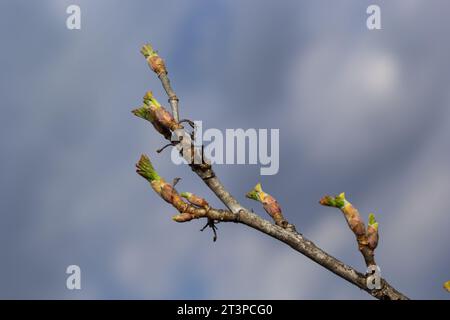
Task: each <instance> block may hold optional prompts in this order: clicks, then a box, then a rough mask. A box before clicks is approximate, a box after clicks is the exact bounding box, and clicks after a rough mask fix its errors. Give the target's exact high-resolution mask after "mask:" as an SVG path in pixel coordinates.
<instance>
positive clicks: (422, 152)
mask: <svg viewBox="0 0 450 320" xmlns="http://www.w3.org/2000/svg"><path fill="white" fill-rule="evenodd" d="M71 4H77V5H79V6H80V7H81V30H68V29H67V28H66V19H67V17H68V14H66V8H67V7H68V6H69V5H71ZM371 4H377V5H379V6H380V7H381V22H382V30H374V31H370V30H368V29H367V27H366V19H367V17H368V15H367V14H366V8H367V7H368V6H369V5H371ZM449 10H450V3H449V2H448V1H444V0H427V1H425V0H408V1H406V0H403V1H400V0H395V1H392V0H391V1H375V0H373V1H361V0H351V1H350V0H342V1H325V0H321V1H318V0H314V1H312V0H311V1H287V0H283V1H274V0H271V1H269V0H265V1H257V0H240V1H237V0H236V1H207V0H192V1H181V0H180V1H173V0H166V1H137V0H136V1H127V2H124V1H113V0H109V1H106V0H103V1H101V0H96V1H82V0H77V1H75V0H71V1H65V0H58V1H56V0H54V1H50V0H42V1H24V0H14V1H12V0H9V1H8V0H2V1H0V39H1V50H0V68H1V73H0V95H1V104H0V108H1V116H0V212H1V222H0V256H1V259H0V298H35V299H47V298H61V299H80V298H83V299H90V298H93V299H107V298H113V299H169V298H172V299H198V298H200V299H203V298H212V299H217V298H223V299H226V298H239V299H241V298H256V299H266V298H267V299H269V298H270V299H272V298H273V299H283V298H286V299H316V298H322V299H370V298H371V297H370V296H369V295H367V293H365V292H363V291H360V290H359V289H357V288H355V287H354V286H352V285H351V284H349V283H347V282H346V281H344V280H342V279H341V278H338V277H337V276H335V275H333V274H332V273H330V272H329V271H327V270H325V269H323V268H322V267H320V266H319V265H316V264H315V263H313V262H312V261H310V260H308V259H307V258H305V257H304V256H302V255H300V254H298V253H297V252H295V251H293V250H292V249H290V248H289V247H288V246H286V245H284V244H282V243H280V242H277V241H274V240H273V239H271V238H269V237H267V236H266V235H264V234H261V233H259V232H256V231H253V230H251V229H249V228H247V227H245V226H242V225H236V224H229V225H227V224H220V225H219V239H218V241H217V242H216V243H213V242H212V235H211V233H210V232H209V231H206V232H199V229H200V228H201V226H202V225H203V221H195V222H192V223H188V224H176V223H174V222H173V221H171V219H170V217H171V216H172V215H173V214H175V212H174V209H173V208H172V207H170V206H169V205H167V204H166V203H165V202H163V201H162V200H161V199H159V198H158V197H157V196H156V195H155V193H154V192H153V191H152V190H151V189H150V188H149V186H148V184H147V183H146V182H145V181H144V180H143V179H142V178H140V177H138V176H137V175H136V173H135V171H134V164H135V162H136V160H137V159H138V158H139V155H140V154H141V153H147V154H149V155H150V156H151V157H153V160H154V165H155V167H156V168H157V170H158V171H159V172H160V174H161V175H162V176H164V177H166V178H167V179H172V178H174V177H181V178H182V180H181V181H180V183H179V185H178V189H179V190H180V191H185V190H186V191H191V192H195V193H197V194H199V195H202V196H205V197H206V198H207V199H208V200H209V201H210V202H211V203H213V204H214V205H215V206H218V207H221V205H220V203H219V202H218V201H217V200H215V199H214V197H213V195H212V193H211V192H210V191H209V190H208V189H207V188H206V186H204V185H203V184H202V183H201V182H200V180H199V179H198V178H197V176H195V175H194V174H193V173H192V172H191V171H190V169H189V168H186V167H184V166H175V165H173V164H172V163H171V161H170V152H165V153H163V154H161V155H157V154H156V152H155V150H156V149H157V148H159V147H161V146H162V145H163V144H164V142H165V141H163V140H162V138H161V137H160V136H159V135H158V134H156V133H155V131H154V130H153V128H152V127H151V126H149V124H148V123H146V122H144V121H142V120H140V119H138V118H136V117H134V116H133V115H132V114H131V113H130V110H131V109H133V108H135V107H137V106H139V105H140V102H141V98H142V96H143V94H144V92H145V91H146V90H148V89H152V90H153V91H154V93H155V95H156V97H157V98H158V99H159V100H160V101H163V102H165V101H166V96H165V94H164V91H163V89H162V87H161V85H160V83H159V81H158V79H157V78H156V76H155V75H154V74H153V73H152V72H151V71H150V70H149V68H148V67H147V65H146V63H145V60H144V59H143V57H142V56H141V55H140V53H139V49H140V47H141V45H142V44H144V43H145V42H151V43H152V44H153V45H154V47H155V48H156V49H158V50H159V53H160V54H161V56H162V57H164V58H165V60H166V64H167V66H168V70H169V75H170V78H171V80H172V84H173V86H174V89H175V91H176V92H177V94H178V96H179V97H180V113H181V118H189V119H192V120H203V125H204V129H207V128H219V129H221V130H225V129H226V128H245V129H246V128H268V129H270V128H279V129H280V170H279V173H278V174H277V175H274V176H260V171H259V170H260V166H259V165H219V166H216V171H217V173H218V175H219V176H220V177H221V179H222V181H223V183H224V184H225V186H227V187H228V188H229V189H230V190H231V191H232V193H233V194H234V195H235V196H236V197H237V198H238V199H239V200H240V201H241V202H242V203H243V204H244V205H246V206H248V207H250V208H254V209H255V210H256V211H257V212H258V213H260V214H261V215H265V213H264V211H263V210H262V208H261V206H260V205H258V203H256V202H253V201H251V200H248V199H245V197H244V195H245V192H247V191H248V190H249V189H251V188H252V187H253V186H254V185H255V183H256V182H258V181H260V182H262V184H263V186H264V189H265V190H266V191H267V192H269V193H271V194H273V195H274V196H275V197H276V198H277V199H278V200H279V202H280V203H281V205H282V208H283V212H284V214H285V216H286V217H287V219H289V221H291V222H292V223H295V224H296V225H297V229H298V230H299V231H300V232H302V233H303V234H304V235H305V236H306V237H308V238H310V239H311V240H313V241H314V242H315V243H316V244H317V245H319V246H320V247H322V248H323V249H324V250H326V251H327V252H329V253H330V254H332V255H333V256H335V257H337V258H339V259H341V260H342V261H344V262H346V263H348V264H350V265H352V266H354V267H355V268H357V269H358V270H360V271H364V270H365V265H364V262H363V259H362V256H361V255H360V253H359V252H358V250H357V248H356V242H355V239H354V235H353V234H352V233H351V232H350V230H349V229H348V227H347V225H346V223H345V220H344V218H343V217H342V214H341V213H340V212H339V211H338V210H336V209H331V208H324V207H321V206H320V205H319V204H318V200H319V199H320V198H321V197H322V196H323V195H324V194H336V193H339V192H342V191H345V192H346V194H347V197H348V199H349V200H350V201H352V202H353V203H354V205H355V206H356V207H357V208H358V209H359V210H360V212H361V214H362V215H363V216H364V218H365V219H367V215H368V213H369V212H374V213H375V215H376V217H377V219H378V221H379V223H380V236H381V239H380V243H379V246H378V248H377V252H376V256H377V262H378V263H379V265H380V267H381V272H382V275H383V276H384V277H386V278H387V280H388V281H390V282H391V284H392V285H394V286H395V287H397V288H398V289H399V290H401V291H402V292H403V293H405V294H407V295H408V296H410V297H411V298H416V299H417V298H420V299H436V298H438V299H448V298H449V294H448V293H446V292H445V291H444V289H443V288H442V285H443V283H444V282H445V281H447V280H450V256H449V254H448V253H449V242H450V233H449V232H448V230H449V226H450V216H449V213H448V208H449V192H450V168H449V160H450V148H449V142H448V141H449V137H450V110H449V103H450V94H449V92H450V90H449V89H450V87H449V80H450V69H449V62H448V57H449V56H450V43H449V42H448V36H449V31H450V26H449V24H448V22H447V20H448V19H447V18H448V17H447V16H448V12H449ZM446 39H447V40H446ZM166 105H167V104H166ZM71 264H76V265H79V266H80V268H81V273H82V280H81V286H82V289H81V290H72V291H70V290H68V289H66V278H67V274H66V273H65V271H66V268H67V266H68V265H71Z"/></svg>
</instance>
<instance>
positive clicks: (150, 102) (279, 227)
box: [133, 45, 408, 300]
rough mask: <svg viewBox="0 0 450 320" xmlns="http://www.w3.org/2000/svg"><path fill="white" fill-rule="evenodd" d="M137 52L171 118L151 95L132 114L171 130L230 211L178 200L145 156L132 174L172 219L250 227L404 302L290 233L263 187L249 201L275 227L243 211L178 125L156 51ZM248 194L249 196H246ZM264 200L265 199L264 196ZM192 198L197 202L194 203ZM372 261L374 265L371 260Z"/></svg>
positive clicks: (163, 130)
mask: <svg viewBox="0 0 450 320" xmlns="http://www.w3.org/2000/svg"><path fill="white" fill-rule="evenodd" d="M141 52H142V54H143V55H144V56H145V58H146V59H147V62H148V64H149V66H150V68H151V69H152V70H153V71H154V72H155V73H156V74H157V75H158V77H159V79H160V80H161V83H162V85H163V87H164V89H165V91H166V93H167V95H168V96H169V102H171V106H172V112H173V116H171V117H168V116H167V114H166V113H165V112H164V111H165V109H164V108H163V107H162V106H161V105H159V103H158V102H157V101H156V100H155V99H154V98H153V96H151V97H152V99H149V96H148V94H147V95H146V97H147V99H146V97H144V106H142V107H141V108H139V109H136V110H133V113H134V114H135V115H137V116H139V117H141V118H143V119H145V120H147V121H150V122H151V123H152V124H153V126H154V127H155V129H156V130H157V131H158V132H160V133H161V134H162V135H163V136H164V137H165V138H166V139H168V140H171V138H170V137H169V135H168V132H167V130H168V131H170V132H171V134H173V135H175V136H176V137H177V138H178V143H173V142H172V141H171V143H172V144H173V145H174V146H175V147H176V148H177V149H178V150H180V152H182V155H183V157H184V158H185V159H186V160H187V161H188V163H189V166H190V167H191V169H192V170H193V171H194V172H195V173H196V174H197V175H198V176H199V177H200V178H201V179H202V180H203V182H204V183H205V184H206V185H207V186H208V187H209V188H210V189H211V190H212V191H213V192H214V194H215V195H216V196H217V197H218V198H219V199H220V200H221V201H222V203H223V204H224V205H225V206H226V207H227V208H228V209H229V211H228V210H220V209H213V208H209V205H208V206H206V205H204V206H202V205H200V203H203V201H204V202H206V200H204V199H202V198H198V197H197V199H194V198H191V200H192V201H190V200H189V198H190V196H189V194H188V193H184V195H185V196H186V197H187V200H188V201H190V203H191V204H190V205H189V204H187V203H186V202H184V201H183V200H182V199H181V195H179V194H178V193H177V192H176V190H175V189H174V187H173V186H172V185H170V184H168V183H167V182H165V181H164V180H163V179H162V178H160V177H159V175H158V174H157V173H156V171H155V170H154V169H153V166H152V165H151V162H150V160H149V159H148V157H146V156H142V157H141V159H140V161H139V162H138V164H137V165H136V166H137V172H138V173H139V174H140V175H141V176H143V177H144V178H146V179H147V180H148V181H150V183H151V185H152V187H153V189H154V190H155V191H156V192H157V193H158V194H159V195H160V196H161V197H162V198H163V199H164V200H165V201H167V202H169V203H171V204H172V205H173V206H174V207H175V208H176V209H177V210H178V211H179V212H180V214H178V215H176V216H175V217H174V220H175V221H177V222H187V221H190V220H192V219H200V218H207V219H208V220H209V221H210V220H211V221H213V222H214V221H216V222H218V221H223V222H237V223H242V224H245V225H247V226H249V227H251V228H253V229H256V230H258V231H260V232H263V233H265V234H267V235H269V236H271V237H273V238H275V239H277V240H280V241H282V242H284V243H286V244H287V245H289V246H290V247H292V248H293V249H294V250H296V251H298V252H300V253H302V254H303V255H305V256H307V257H308V258H310V259H311V260H313V261H314V262H316V263H318V264H320V265H321V266H322V267H324V268H326V269H328V270H329V271H331V272H333V273H334V274H336V275H338V276H339V277H341V278H343V279H345V280H347V281H349V282H350V283H352V284H354V285H355V286H357V287H358V288H360V289H362V290H365V291H366V292H368V293H369V294H370V295H372V296H373V297H375V298H378V299H389V300H404V299H408V298H407V297H406V296H405V295H403V294H402V293H400V292H399V291H397V290H396V289H395V288H394V287H392V286H391V285H390V284H389V283H388V282H387V281H386V280H384V279H381V289H372V290H371V289H369V288H368V286H367V279H366V276H365V275H364V274H362V273H360V272H358V271H356V270H355V269H354V268H352V267H350V266H348V265H346V264H344V263H343V262H341V261H339V260H338V259H336V258H334V257H333V256H331V255H329V254H328V253H326V252H325V251H323V250H322V249H321V248H319V247H317V246H316V245H315V244H314V243H313V242H311V241H310V240H308V239H306V238H305V237H303V235H302V234H300V233H298V232H297V231H296V230H295V227H293V226H292V225H290V224H288V223H287V221H286V220H285V219H284V217H283V216H282V215H281V209H279V206H278V203H277V202H276V200H275V199H274V198H273V197H271V196H270V195H268V194H265V193H264V195H263V197H261V193H260V192H262V189H261V190H256V192H257V195H256V196H255V197H253V199H255V200H257V201H260V202H262V203H263V206H264V208H265V209H266V211H267V212H268V213H269V215H270V216H271V217H272V219H274V221H275V223H276V224H273V223H271V222H269V221H267V220H265V219H263V218H261V217H260V216H258V215H257V214H255V213H253V212H251V211H250V210H248V209H246V208H245V207H243V206H242V205H241V204H240V203H239V202H238V201H237V200H236V199H235V198H234V197H233V196H232V195H231V194H230V193H229V192H228V191H227V189H226V188H225V187H224V185H223V184H222V183H221V181H220V180H219V179H218V177H217V176H216V174H215V173H214V171H213V169H212V167H211V165H210V164H209V162H208V161H207V160H205V159H204V157H203V153H201V154H200V155H199V154H198V153H199V152H198V150H197V149H196V148H194V147H193V144H192V141H191V139H190V135H189V134H188V133H187V132H186V131H185V129H184V128H183V127H182V126H181V125H180V124H179V123H178V98H176V100H175V99H174V97H176V94H175V92H174V91H173V90H172V88H171V86H170V82H169V79H168V77H167V70H166V67H165V64H164V61H163V60H162V59H161V58H160V57H159V55H157V53H156V51H154V50H153V49H152V47H151V46H150V45H145V46H144V47H143V48H142V50H141ZM158 110H159V111H158ZM161 110H162V111H161ZM157 111H158V112H159V113H160V114H164V117H161V116H158V114H157ZM166 112H167V111H166ZM199 157H200V159H201V161H200V162H198V161H194V160H195V159H198V158H199ZM155 181H158V182H155ZM161 181H163V182H161ZM253 191H255V190H253ZM182 195H183V194H182ZM248 195H250V193H249V194H248ZM253 195H255V194H253ZM251 196H252V195H251ZM267 196H268V197H270V198H268V197H267ZM196 200H198V201H197V202H196ZM206 203H207V202H206ZM277 206H278V207H277ZM289 226H291V227H289ZM373 263H375V262H374V260H373Z"/></svg>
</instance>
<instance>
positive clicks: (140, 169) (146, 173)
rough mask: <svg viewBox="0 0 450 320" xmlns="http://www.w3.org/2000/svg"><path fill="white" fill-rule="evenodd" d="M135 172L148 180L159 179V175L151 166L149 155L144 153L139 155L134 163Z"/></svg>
mask: <svg viewBox="0 0 450 320" xmlns="http://www.w3.org/2000/svg"><path fill="white" fill-rule="evenodd" d="M136 172H137V173H138V174H139V175H141V176H142V177H143V178H145V179H147V180H148V181H149V182H152V181H158V180H161V177H160V176H159V175H158V173H157V172H156V171H155V168H153V165H152V163H151V162H150V159H149V157H148V156H146V155H145V154H143V155H141V158H140V159H139V161H138V163H136Z"/></svg>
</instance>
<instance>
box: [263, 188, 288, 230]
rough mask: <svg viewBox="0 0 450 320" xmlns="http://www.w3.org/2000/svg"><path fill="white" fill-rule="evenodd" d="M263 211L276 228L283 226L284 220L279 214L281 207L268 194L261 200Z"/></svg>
mask: <svg viewBox="0 0 450 320" xmlns="http://www.w3.org/2000/svg"><path fill="white" fill-rule="evenodd" d="M261 202H262V204H263V208H264V210H266V212H267V213H268V214H269V215H270V216H271V217H272V219H273V221H275V224H276V225H278V226H285V225H286V223H287V222H286V220H284V217H283V214H282V213H281V207H280V205H279V203H278V201H277V200H276V199H275V198H274V197H272V196H271V195H269V194H265V197H264V198H263V199H261Z"/></svg>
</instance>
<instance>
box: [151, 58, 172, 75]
mask: <svg viewBox="0 0 450 320" xmlns="http://www.w3.org/2000/svg"><path fill="white" fill-rule="evenodd" d="M147 62H148V65H149V66H150V69H152V70H153V72H155V73H156V74H157V75H160V74H162V73H167V69H166V65H165V63H164V60H163V59H162V58H161V57H160V56H158V55H153V56H149V57H148V58H147Z"/></svg>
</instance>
